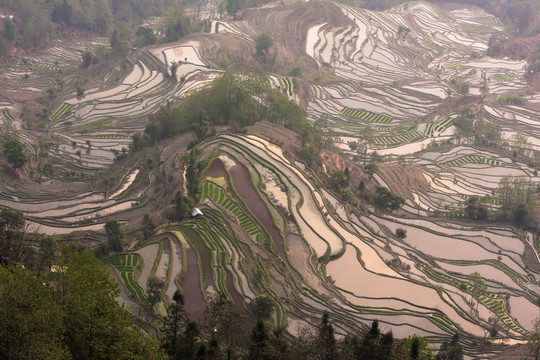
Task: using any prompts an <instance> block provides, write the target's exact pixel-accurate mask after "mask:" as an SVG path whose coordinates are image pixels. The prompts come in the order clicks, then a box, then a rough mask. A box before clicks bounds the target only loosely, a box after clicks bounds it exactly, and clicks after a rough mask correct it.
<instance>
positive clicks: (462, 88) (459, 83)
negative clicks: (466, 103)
mask: <svg viewBox="0 0 540 360" xmlns="http://www.w3.org/2000/svg"><path fill="white" fill-rule="evenodd" d="M450 82H451V83H452V84H454V86H455V87H456V92H457V93H458V94H460V95H463V96H465V95H467V94H468V93H469V87H470V85H469V83H468V82H466V81H463V80H461V79H459V78H455V77H454V78H452V79H450Z"/></svg>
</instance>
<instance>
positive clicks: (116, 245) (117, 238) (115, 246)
mask: <svg viewBox="0 0 540 360" xmlns="http://www.w3.org/2000/svg"><path fill="white" fill-rule="evenodd" d="M105 232H106V233H107V246H108V248H109V250H110V251H114V252H120V251H122V249H123V247H124V237H125V233H124V229H123V228H122V224H120V223H119V222H118V221H116V220H109V221H107V222H106V223H105Z"/></svg>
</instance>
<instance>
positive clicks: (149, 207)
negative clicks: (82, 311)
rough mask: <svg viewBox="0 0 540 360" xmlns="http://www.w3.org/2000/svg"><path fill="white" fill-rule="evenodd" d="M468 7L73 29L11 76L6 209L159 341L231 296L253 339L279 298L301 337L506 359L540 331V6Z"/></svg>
mask: <svg viewBox="0 0 540 360" xmlns="http://www.w3.org/2000/svg"><path fill="white" fill-rule="evenodd" d="M464 2H465V3H464V4H461V3H453V2H452V3H449V2H446V1H432V2H428V1H411V2H402V1H387V2H385V3H388V4H390V5H391V6H386V7H385V6H371V7H370V6H362V5H366V4H372V3H373V2H371V1H356V2H354V1H342V2H330V1H317V2H316V4H317V5H316V6H314V3H315V2H313V1H312V2H295V1H287V0H286V1H281V2H263V4H259V3H257V4H253V5H252V6H253V7H250V8H242V9H238V10H235V9H233V10H231V9H230V8H229V5H230V4H231V3H235V1H234V0H229V1H224V2H223V3H221V2H219V1H218V2H215V1H214V0H209V1H203V2H186V3H185V4H183V6H184V7H185V8H186V9H185V13H184V12H183V11H182V13H181V14H180V13H177V12H172V11H171V12H170V13H169V14H165V15H163V14H161V15H159V16H153V17H147V18H145V19H141V21H140V22H139V23H137V24H134V25H133V28H128V31H127V35H125V34H126V32H122V31H121V27H118V28H114V31H112V30H113V28H111V29H110V30H111V31H109V33H107V34H101V33H100V31H98V29H91V31H90V30H84V31H82V30H80V31H79V30H76V26H75V25H71V26H68V25H65V26H66V30H65V33H64V34H63V35H62V36H54V37H52V38H51V39H49V41H48V42H46V44H44V45H40V46H35V47H33V48H29V49H22V48H21V49H18V50H17V49H15V50H14V51H12V52H11V53H10V55H9V56H6V57H5V59H4V60H3V61H2V65H1V70H0V77H1V79H2V80H1V81H2V86H1V89H0V142H1V143H2V144H3V149H5V151H4V152H3V155H0V165H1V166H0V184H1V185H0V208H2V209H10V210H13V211H21V212H22V213H23V214H24V218H25V221H26V222H25V224H26V226H27V230H26V232H28V233H32V234H34V235H36V234H43V235H50V236H53V237H54V239H55V240H56V242H57V243H59V244H60V243H67V242H70V241H74V240H76V241H77V243H78V244H80V245H81V246H82V247H84V248H87V249H90V250H91V251H92V252H93V254H94V255H95V256H96V257H98V258H100V259H101V260H103V262H104V263H105V264H107V268H108V271H109V272H110V274H111V275H112V277H113V278H114V279H115V281H116V282H117V283H118V285H119V287H120V292H119V295H118V297H117V300H118V301H119V302H120V303H122V304H125V306H126V308H129V309H130V311H131V312H132V313H133V314H134V316H135V318H136V319H137V325H139V326H140V327H141V328H142V329H144V331H145V333H149V334H153V336H155V337H156V338H159V336H160V327H161V323H162V321H163V319H164V318H165V317H167V316H168V314H169V315H170V309H171V307H170V306H171V304H173V303H175V301H176V300H174V299H173V298H174V297H175V294H176V293H177V290H179V291H180V292H181V293H182V295H183V298H184V299H185V302H184V304H185V305H184V307H185V310H186V313H187V315H188V316H189V318H190V319H191V320H193V321H195V322H197V323H199V324H200V325H201V326H202V324H205V321H206V322H208V320H205V316H208V310H206V311H205V308H206V305H207V304H209V303H211V302H212V300H211V299H212V297H213V296H214V295H215V294H221V295H222V296H223V298H224V299H225V300H226V301H228V302H229V303H230V304H232V305H231V306H233V307H234V309H236V311H238V312H239V313H241V314H244V315H245V316H246V317H247V318H248V319H251V320H248V321H247V323H248V324H249V326H250V328H251V327H252V326H253V325H254V323H255V320H254V317H253V315H252V313H253V310H252V307H251V306H252V304H253V303H255V301H256V299H258V297H260V295H262V294H264V295H265V296H266V297H268V298H269V299H270V300H271V302H272V306H271V307H272V308H271V314H272V316H271V318H270V320H269V321H270V322H271V323H272V324H273V326H275V327H276V328H277V327H282V328H283V329H284V330H283V331H284V334H285V337H286V339H289V340H290V339H294V338H302V336H305V331H306V329H313V328H317V327H318V326H319V325H320V319H321V317H323V314H328V316H329V318H330V319H331V321H332V325H333V329H334V331H335V334H336V337H337V338H338V339H347V336H349V335H350V334H351V333H354V332H360V333H362V332H365V331H367V330H366V329H369V326H370V324H372V323H373V322H374V321H375V320H377V321H378V324H379V326H380V327H381V328H382V329H383V330H384V331H387V330H391V332H392V335H393V336H394V338H396V339H407V338H411V337H412V336H413V335H414V336H418V337H423V338H425V339H426V340H427V342H429V346H430V347H431V348H432V349H433V353H434V354H436V353H442V352H443V350H444V349H445V346H447V345H448V342H449V341H451V339H453V337H454V336H455V334H457V335H458V336H459V345H460V346H461V348H462V349H463V354H464V355H465V358H466V359H491V358H493V359H498V358H501V359H505V358H506V357H504V356H503V355H502V354H505V353H506V352H507V351H508V349H526V348H527V346H528V345H530V344H531V342H532V343H534V341H536V343H538V341H539V340H538V336H539V335H538V334H539V332H540V322H539V321H536V322H535V319H537V318H539V316H540V280H539V279H540V255H539V251H540V240H539V234H540V228H539V226H540V208H539V204H540V203H539V202H538V201H537V200H538V194H539V193H540V177H539V175H538V171H539V169H540V162H539V156H540V126H539V124H540V75H539V74H540V72H539V70H540V66H539V64H540V37H539V36H540V35H539V34H540V30H538V29H540V27H539V25H538V21H539V20H538V19H539V18H540V9H539V8H538V6H536V5H538V4H536V5H534V4H533V8H532V10H531V9H529V10H530V11H533V12H534V11H536V13H534V14H533V15H531V16H532V17H533V18H534V19H535V20H536V25H535V26H534V25H532V23H531V25H530V26H529V27H527V28H526V29H525V28H523V29H522V28H519V26H517V25H515V23H514V25H512V24H510V22H511V21H510V20H509V19H510V18H509V17H508V16H506V15H507V13H505V12H504V9H505V8H504V6H505V4H506V5H507V3H508V2H507V1H502V0H501V1H497V2H494V3H496V4H495V5H493V4H491V5H489V6H483V5H482V4H484V3H486V2H485V1H464ZM4 3H5V4H8V3H10V2H9V1H4V2H3V1H0V9H2V10H4V11H5V13H6V14H10V13H11V12H10V11H11V10H10V9H11V8H9V6H8V5H5V4H4ZM54 3H55V4H56V3H58V4H57V6H59V7H60V5H59V4H61V3H62V1H55V2H54ZM63 3H65V4H74V3H75V2H71V1H69V0H67V1H64V2H63ZM76 3H79V1H78V0H77V1H76ZM81 3H82V2H81ZM381 3H383V2H381ZM471 3H472V4H471ZM527 3H528V2H527ZM533 3H534V2H533ZM175 4H176V2H175ZM227 4H229V5H227ZM358 4H360V5H361V6H360V7H359V6H357V5H358ZM4 5H5V6H6V8H5V9H3V8H2V6H4ZM372 5H373V4H372ZM79 6H80V5H79ZM490 6H491V7H490ZM534 6H536V7H534ZM73 11H76V8H75V7H74V10H73ZM12 12H13V11H12ZM74 14H75V13H74ZM13 15H14V16H13V19H14V20H13V23H15V24H16V25H17V26H20V24H21V22H20V21H18V20H17V16H18V14H17V12H16V11H15V12H13ZM53 15H54V13H53ZM73 16H75V15H73ZM175 16H177V17H178V19H187V18H189V21H188V22H187V24H188V25H190V29H191V30H190V32H189V33H185V34H184V33H182V34H181V36H178V38H176V39H174V40H173V39H169V38H168V36H169V34H170V32H169V31H170V28H169V27H168V26H169V25H170V24H171V21H173V20H174V17H175ZM53 18H54V16H53ZM7 19H8V18H5V17H2V21H3V22H8V20H7ZM9 21H11V20H9ZM133 21H134V20H133ZM178 21H179V22H178V24H180V23H181V22H180V20H178ZM182 21H184V20H182ZM186 21H187V20H186ZM531 21H532V20H531ZM122 23H123V24H125V25H126V26H127V23H126V22H122ZM182 24H184V25H182V26H185V24H186V23H184V22H182ZM63 26H64V25H63ZM140 29H143V30H140ZM145 29H146V30H145ZM176 29H178V26H177V27H176ZM535 29H536V30H535ZM178 31H179V30H178ZM527 31H528V33H527ZM535 31H536V32H535ZM518 33H519V35H516V34H518ZM111 34H112V35H111ZM114 34H116V35H114ZM122 34H124V35H122ZM150 34H151V35H150ZM21 36H22V35H21ZM122 36H124V37H122ZM143 36H153V39H154V41H152V42H150V41H148V43H144V42H143V41H142V40H141V39H144V37H143ZM156 39H157V40H156ZM501 39H504V41H503V40H501ZM514 41H515V43H514ZM520 41H521V42H520ZM526 41H527V42H526ZM15 44H16V42H15V41H14V42H13V43H12V45H11V46H12V47H15ZM122 44H123V45H122ZM531 44H532V45H531ZM531 59H533V60H531ZM535 64H536V65H535ZM14 139H15V140H16V141H15V140H14ZM10 143H11V144H15V143H19V144H20V146H21V149H23V150H21V151H22V153H23V154H24V155H25V159H24V161H22V162H20V163H18V162H17V161H16V159H15V160H14V159H13V157H10V156H11V155H10V154H12V153H17V150H13V151H11V150H9V149H10V147H9V146H11V145H9V146H6V145H5V144H10ZM19 155H21V154H20V153H19ZM19 159H20V157H19ZM115 233H116V234H119V235H118V236H120V237H118V238H114V235H112V234H115ZM2 234H3V233H1V234H0V235H2ZM36 236H37V235H36ZM31 239H34V240H31V241H30V246H31V247H32V248H34V250H35V251H34V253H36V254H40V253H41V250H39V241H36V240H35V238H31ZM111 239H113V240H111ZM0 255H2V256H4V254H0ZM36 256H38V255H36ZM24 259H25V258H24V257H21V259H18V261H20V262H21V263H25V261H26V262H28V264H30V260H24ZM58 261H59V260H58ZM57 265H58V264H56V263H54V264H53V263H51V264H50V266H49V269H48V270H49V271H50V270H51V269H53V268H54V266H57ZM27 266H28V267H31V266H30V265H27ZM41 267H42V268H43V265H41ZM156 279H158V280H159V281H160V282H159V291H158V293H159V296H156V294H155V292H154V291H153V290H152V287H153V286H154V285H155V284H154V283H152V282H153V281H155V280H156ZM0 290H1V287H0ZM141 314H145V315H141ZM535 336H536V338H535ZM531 339H536V340H534V341H532V340H531ZM536 343H534V344H536ZM445 344H446V345H445ZM430 351H431V350H430ZM430 354H431V353H430ZM244 355H245V354H244ZM426 356H427V355H426ZM497 356H501V357H497ZM524 356H526V355H524ZM428 358H430V359H431V358H433V359H434V358H435V357H426V359H428ZM441 358H442V357H441ZM508 358H510V357H508ZM528 358H530V359H533V358H534V357H527V359H528ZM437 359H439V357H437ZM445 359H446V358H445Z"/></svg>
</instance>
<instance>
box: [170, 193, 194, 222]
mask: <svg viewBox="0 0 540 360" xmlns="http://www.w3.org/2000/svg"><path fill="white" fill-rule="evenodd" d="M173 204H174V212H175V220H184V219H186V218H188V217H189V216H190V215H191V210H192V209H193V206H194V205H195V202H194V201H193V199H192V198H191V197H189V196H184V195H183V194H182V192H181V191H180V190H178V191H177V192H176V195H175V196H174V199H173Z"/></svg>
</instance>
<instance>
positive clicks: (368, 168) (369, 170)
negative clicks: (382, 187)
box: [364, 162, 379, 180]
mask: <svg viewBox="0 0 540 360" xmlns="http://www.w3.org/2000/svg"><path fill="white" fill-rule="evenodd" d="M378 170H379V167H378V166H377V164H376V163H374V162H370V163H369V164H366V165H364V171H365V172H366V174H368V175H369V179H370V180H371V178H372V177H373V175H375V173H376V172H377V171H378Z"/></svg>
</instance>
